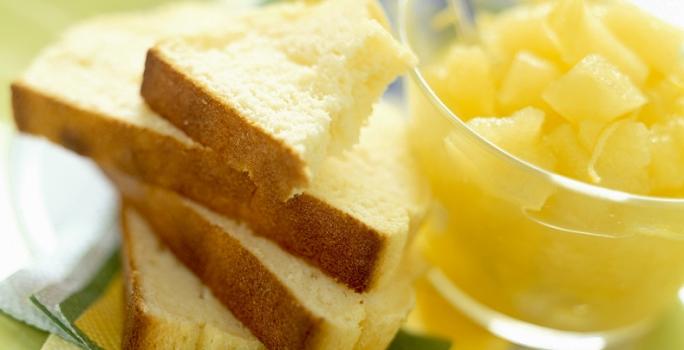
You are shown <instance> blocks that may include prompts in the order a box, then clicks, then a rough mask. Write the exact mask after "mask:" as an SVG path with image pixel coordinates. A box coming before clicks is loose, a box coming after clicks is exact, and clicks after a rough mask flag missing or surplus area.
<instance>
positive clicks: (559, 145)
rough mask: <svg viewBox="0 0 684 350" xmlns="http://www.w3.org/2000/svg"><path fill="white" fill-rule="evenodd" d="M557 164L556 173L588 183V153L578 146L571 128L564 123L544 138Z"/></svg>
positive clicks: (575, 135)
mask: <svg viewBox="0 0 684 350" xmlns="http://www.w3.org/2000/svg"><path fill="white" fill-rule="evenodd" d="M545 141H546V144H547V145H548V146H549V147H550V148H551V150H552V151H553V154H554V155H555V157H556V160H557V161H558V163H557V164H556V171H558V172H559V173H561V174H563V175H566V176H569V177H572V178H575V179H578V180H583V181H589V161H590V158H591V157H590V153H589V152H587V150H586V149H584V147H582V145H581V144H580V141H579V139H578V138H577V134H576V133H575V130H574V129H573V128H572V126H571V125H570V124H568V123H564V124H561V125H559V126H558V127H556V128H555V129H553V130H552V131H551V132H550V133H549V134H548V135H546V138H545Z"/></svg>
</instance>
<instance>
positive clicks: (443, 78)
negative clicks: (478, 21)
mask: <svg viewBox="0 0 684 350" xmlns="http://www.w3.org/2000/svg"><path fill="white" fill-rule="evenodd" d="M426 74H427V79H428V81H429V82H430V84H431V86H432V87H433V88H434V89H435V92H436V93H437V95H439V97H440V98H441V99H442V100H443V101H444V102H445V103H446V104H447V106H448V107H449V108H450V109H451V110H452V111H453V112H454V113H456V115H458V116H459V117H460V118H463V119H465V120H467V119H470V118H472V117H474V116H479V115H493V114H494V103H495V94H496V92H495V89H494V82H493V81H492V74H491V68H490V63H489V58H488V57H487V55H486V54H485V53H484V51H483V50H482V49H481V48H479V47H468V46H456V47H454V48H453V49H451V50H450V51H449V53H448V54H447V56H446V57H445V59H444V63H443V64H440V65H438V66H433V67H430V68H429V69H428V70H427V72H426Z"/></svg>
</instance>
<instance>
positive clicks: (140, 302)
mask: <svg viewBox="0 0 684 350" xmlns="http://www.w3.org/2000/svg"><path fill="white" fill-rule="evenodd" d="M121 224H122V225H121V226H122V236H123V239H122V255H123V256H122V259H123V264H122V265H123V270H124V274H125V280H126V316H127V317H126V321H125V325H124V337H123V344H122V348H123V349H130V350H134V349H140V350H143V349H216V350H218V349H236V350H237V349H245V350H246V349H265V348H264V346H263V345H262V344H261V343H260V342H259V340H257V339H256V338H255V337H254V336H253V335H252V334H251V333H250V332H249V330H248V329H247V328H245V327H244V326H243V325H242V324H241V323H240V321H238V320H237V319H236V318H235V317H234V316H233V315H232V314H231V313H230V311H228V310H227V309H226V308H225V307H224V306H223V305H222V304H221V303H220V302H219V301H218V300H217V299H216V298H215V297H214V296H213V294H212V293H211V291H210V290H209V289H208V288H207V287H206V286H204V285H203V284H202V282H201V281H200V280H199V279H198V278H197V277H195V275H193V274H192V272H190V270H188V269H187V268H186V267H185V266H183V265H182V264H181V263H180V262H179V261H178V260H176V258H175V257H174V256H173V254H171V252H169V251H168V250H167V249H166V248H165V247H164V246H163V245H162V244H161V243H160V242H159V241H158V240H157V238H156V237H155V236H154V234H153V232H152V230H151V228H150V227H149V226H148V224H147V223H146V222H145V220H144V219H143V218H142V217H141V216H140V214H138V213H137V212H135V210H133V209H132V208H124V209H123V211H122V214H121Z"/></svg>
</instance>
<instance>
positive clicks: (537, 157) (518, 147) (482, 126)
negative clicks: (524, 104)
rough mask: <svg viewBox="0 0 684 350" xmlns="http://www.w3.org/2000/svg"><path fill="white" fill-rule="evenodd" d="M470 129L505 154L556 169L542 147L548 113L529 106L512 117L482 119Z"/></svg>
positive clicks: (553, 160)
mask: <svg viewBox="0 0 684 350" xmlns="http://www.w3.org/2000/svg"><path fill="white" fill-rule="evenodd" d="M467 124H468V126H469V127H470V128H471V129H473V130H474V131H475V132H477V133H478V134H480V135H481V136H482V137H484V138H485V139H487V140H488V141H490V142H492V143H494V144H495V145H497V146H499V147H501V148H503V149H504V150H505V151H507V152H509V153H511V154H513V155H515V156H518V157H520V158H522V159H525V160H527V161H529V162H531V163H533V164H536V165H539V166H541V167H545V168H548V169H553V167H554V164H555V159H554V158H553V155H552V154H551V152H550V151H549V150H548V149H546V148H545V147H543V145H542V144H541V135H542V126H543V125H544V112H543V111H541V110H539V109H536V108H532V107H528V108H525V109H522V110H520V111H518V112H516V113H515V114H513V115H512V116H510V117H503V118H498V117H478V118H473V119H471V120H470V121H468V123H467Z"/></svg>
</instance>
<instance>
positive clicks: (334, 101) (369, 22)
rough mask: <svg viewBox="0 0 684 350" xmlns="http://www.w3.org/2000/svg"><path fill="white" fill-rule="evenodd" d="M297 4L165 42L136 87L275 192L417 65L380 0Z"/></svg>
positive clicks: (299, 179) (305, 174) (337, 143)
mask: <svg viewBox="0 0 684 350" xmlns="http://www.w3.org/2000/svg"><path fill="white" fill-rule="evenodd" d="M303 6H306V8H305V9H304V10H303V11H298V12H296V13H293V14H291V15H290V16H283V17H281V18H279V19H278V20H274V21H270V22H269V21H264V20H263V15H262V14H260V13H255V14H254V17H255V18H262V19H261V20H260V21H259V23H258V24H252V26H251V28H250V30H248V31H236V30H229V31H226V32H225V33H209V34H205V35H196V36H189V37H184V38H183V37H179V38H170V39H168V40H164V41H162V42H161V43H159V44H158V45H156V46H155V47H154V48H152V49H151V50H150V51H149V53H148V55H147V62H146V67H145V74H144V79H143V84H142V89H141V92H142V95H143V97H144V99H145V100H146V101H147V103H148V104H149V106H150V107H151V108H152V109H153V110H155V111H156V112H158V113H159V114H161V115H162V116H164V117H165V118H166V119H168V120H169V121H171V123H173V124H174V125H176V126H177V127H178V128H180V129H181V130H183V131H185V132H186V133H187V134H188V135H189V136H190V137H191V138H193V139H194V140H197V141H198V142H200V143H201V144H203V145H206V146H209V147H211V148H212V149H214V150H216V151H218V152H221V153H222V154H224V155H225V156H226V159H227V161H228V162H229V163H230V164H231V165H232V166H233V168H235V169H238V170H240V171H246V172H247V173H248V174H249V175H250V177H251V179H252V180H253V182H254V183H255V184H256V186H257V187H258V188H259V189H260V190H264V191H269V192H273V193H274V195H275V196H276V198H278V199H284V198H289V197H290V196H291V195H293V194H295V193H300V192H301V190H302V189H304V188H307V187H309V185H310V184H311V181H312V178H314V177H315V176H317V175H316V173H317V172H318V169H319V168H320V167H321V164H322V163H323V161H324V159H326V158H327V157H329V156H330V155H331V154H338V153H339V152H340V150H343V149H347V148H348V147H349V146H351V145H352V144H354V143H356V141H357V136H358V133H359V130H360V128H361V126H362V125H363V124H364V123H365V121H366V119H367V117H368V116H369V115H370V113H371V109H372V105H373V104H374V103H375V101H377V100H378V99H379V98H380V96H381V95H382V93H383V92H384V90H385V89H386V88H387V86H388V85H389V83H390V82H391V81H392V80H394V79H395V78H396V77H397V76H398V75H399V74H402V73H403V72H405V71H406V70H408V69H409V68H410V67H411V66H412V65H413V64H414V63H415V58H414V56H413V55H412V54H411V53H410V51H408V50H407V49H405V48H404V47H402V46H401V45H400V44H399V43H398V42H397V41H396V40H395V39H394V38H393V37H392V35H391V34H390V33H389V32H388V30H387V27H388V24H387V20H386V18H385V17H384V13H383V10H382V7H381V6H380V4H379V3H378V2H377V0H327V1H321V2H319V3H311V4H309V5H303ZM252 22H253V21H252Z"/></svg>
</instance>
